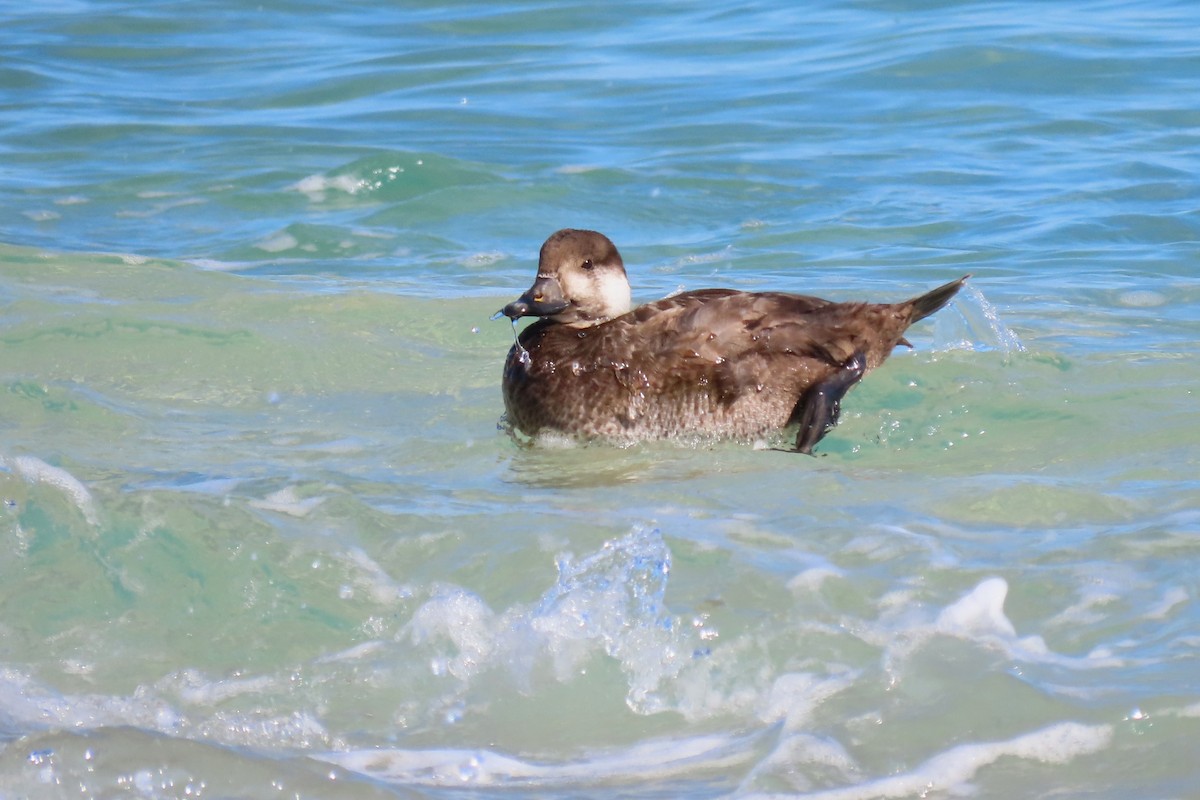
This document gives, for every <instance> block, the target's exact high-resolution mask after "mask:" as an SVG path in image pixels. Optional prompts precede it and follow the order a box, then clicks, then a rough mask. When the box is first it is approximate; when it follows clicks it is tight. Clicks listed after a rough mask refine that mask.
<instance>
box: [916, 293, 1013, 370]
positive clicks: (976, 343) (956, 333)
mask: <svg viewBox="0 0 1200 800" xmlns="http://www.w3.org/2000/svg"><path fill="white" fill-rule="evenodd" d="M955 312H957V313H955ZM933 339H934V341H933V351H934V352H945V351H948V350H974V351H976V352H986V351H999V352H1000V353H1002V354H1004V355H1005V356H1010V355H1012V354H1013V353H1023V352H1025V345H1023V344H1021V340H1020V338H1018V336H1017V334H1016V333H1014V332H1013V331H1012V329H1010V328H1009V327H1008V326H1007V325H1005V324H1004V323H1003V322H1001V320H1000V313H999V311H997V310H996V307H995V306H994V305H992V304H991V303H990V302H988V300H987V298H986V297H984V296H983V292H982V291H980V290H979V289H978V288H977V287H975V286H974V285H972V284H970V283H968V284H966V285H964V286H963V288H962V290H961V291H960V292H959V293H958V296H957V297H955V298H954V302H953V303H952V304H951V305H950V307H949V308H947V309H945V310H944V311H943V312H942V313H940V314H938V315H937V316H936V317H935V318H934V327H933Z"/></svg>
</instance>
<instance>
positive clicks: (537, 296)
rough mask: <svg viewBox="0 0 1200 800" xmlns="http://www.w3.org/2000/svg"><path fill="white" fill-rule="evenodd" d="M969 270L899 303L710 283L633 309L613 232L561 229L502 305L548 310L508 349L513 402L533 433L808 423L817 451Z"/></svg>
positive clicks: (520, 311)
mask: <svg viewBox="0 0 1200 800" xmlns="http://www.w3.org/2000/svg"><path fill="white" fill-rule="evenodd" d="M968 277H970V276H969V275H966V276H963V277H962V278H959V279H958V280H955V281H951V282H950V283H947V284H946V285H944V286H941V287H938V288H937V289H934V290H933V291H931V292H928V293H927V294H923V295H921V296H920V297H917V298H914V299H912V300H907V301H905V302H902V303H860V302H851V303H834V302H831V301H829V300H821V299H819V298H816V297H806V296H804V295H798V294H789V293H785V292H739V291H734V290H733V289H700V290H698V291H693V292H684V293H682V294H677V295H674V296H672V297H667V298H664V299H662V300H656V301H654V302H652V303H646V304H645V305H642V306H638V307H637V308H634V309H632V310H631V309H630V292H629V280H628V278H627V277H626V275H625V265H624V263H623V262H622V261H621V255H620V254H619V253H618V252H617V248H616V247H615V246H614V245H613V243H612V242H611V241H609V239H608V237H606V236H604V235H603V234H601V233H597V232H596V231H586V230H570V229H567V230H561V231H558V232H557V233H555V234H554V235H552V236H551V237H550V238H549V239H547V240H546V242H545V244H543V245H542V250H541V254H540V256H539V259H538V271H537V279H536V280H535V281H534V282H533V286H531V287H530V288H529V291H527V292H525V294H523V295H521V296H520V297H519V298H518V299H516V300H514V301H513V302H511V303H509V304H508V305H507V306H505V307H504V308H503V309H502V310H501V312H499V313H497V316H499V314H500V313H503V314H504V315H505V316H507V317H509V318H511V319H512V320H513V321H514V322H515V321H516V320H517V319H519V318H520V317H528V316H533V317H540V319H539V320H538V321H537V322H535V323H534V324H533V325H530V326H529V327H527V328H526V329H525V330H524V331H522V332H521V334H520V336H519V337H518V339H517V343H516V344H514V345H513V347H512V349H511V350H509V352H508V359H507V360H506V361H505V363H504V383H503V387H504V407H505V409H506V412H507V416H508V420H509V422H510V423H511V424H512V425H513V426H514V427H515V428H516V429H518V430H520V431H522V432H524V433H526V434H528V435H530V436H537V435H539V434H542V433H547V432H557V433H560V434H566V435H568V436H571V437H577V438H581V439H585V440H605V441H611V442H614V443H630V442H636V441H641V440H645V439H662V438H669V437H679V436H696V435H699V436H701V437H704V438H733V439H742V440H749V439H754V438H757V437H761V436H763V435H765V434H768V433H770V432H772V431H777V430H780V429H782V428H786V427H788V426H791V425H798V426H799V431H798V433H797V434H796V450H797V451H798V452H801V453H810V454H811V453H812V449H813V446H814V445H816V444H817V442H819V441H820V440H821V438H822V437H823V436H824V435H825V434H826V433H827V432H828V431H829V430H830V429H832V428H833V426H834V425H836V424H837V419H838V414H839V411H840V405H841V400H842V397H843V395H845V394H846V392H847V391H848V390H849V389H850V387H852V386H853V385H854V384H856V383H858V381H860V380H861V379H862V377H863V376H864V375H866V374H867V373H868V372H870V371H871V370H872V369H875V368H876V367H878V366H879V365H880V364H882V363H883V362H884V360H885V359H886V358H887V357H888V355H890V354H891V352H892V349H893V348H895V347H896V345H900V344H902V345H905V346H907V347H911V346H912V345H911V344H909V342H908V341H907V340H905V338H904V332H905V330H906V329H907V328H908V326H909V325H911V324H912V323H914V322H916V321H917V320H919V319H923V318H924V317H927V316H929V315H930V314H932V313H934V312H935V311H937V310H938V309H940V308H941V307H942V306H944V305H945V304H946V303H947V302H949V301H950V298H952V297H953V296H954V294H955V292H957V291H958V290H959V288H960V287H961V286H962V284H963V281H965V280H966V279H967V278H968Z"/></svg>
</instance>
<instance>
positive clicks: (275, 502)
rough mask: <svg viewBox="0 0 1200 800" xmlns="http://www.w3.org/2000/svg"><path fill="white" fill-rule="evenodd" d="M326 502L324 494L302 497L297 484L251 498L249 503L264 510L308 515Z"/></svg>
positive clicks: (293, 514)
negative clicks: (259, 497) (264, 495)
mask: <svg viewBox="0 0 1200 800" xmlns="http://www.w3.org/2000/svg"><path fill="white" fill-rule="evenodd" d="M324 502H325V497H324V495H314V496H313V497H306V498H304V499H301V498H300V495H299V494H298V493H297V491H296V487H295V486H285V487H284V488H282V489H280V490H279V491H277V492H272V493H271V494H269V495H267V496H266V497H264V498H263V499H261V500H251V501H250V502H249V504H250V505H251V506H252V507H254V508H260V509H262V510H264V511H275V512H278V513H280V514H287V515H288V516H290V517H306V516H308V515H309V513H311V512H312V510H313V509H314V508H316V507H317V506H319V505H321V503H324Z"/></svg>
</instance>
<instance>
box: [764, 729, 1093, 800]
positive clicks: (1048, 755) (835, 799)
mask: <svg viewBox="0 0 1200 800" xmlns="http://www.w3.org/2000/svg"><path fill="white" fill-rule="evenodd" d="M1112 735H1113V729H1112V726H1111V725H1083V724H1080V723H1077V722H1063V723H1059V724H1057V725H1051V726H1049V727H1047V728H1043V729H1041V730H1038V731H1034V732H1032V733H1026V734H1024V735H1021V736H1017V737H1016V738H1013V739H1009V740H1007V741H1000V742H981V743H977V744H963V745H959V746H957V747H952V748H950V749H949V750H947V751H945V752H943V753H939V754H938V755H936V756H934V757H933V758H931V759H929V760H928V761H926V762H925V763H924V764H921V765H920V766H919V767H917V768H916V769H914V770H912V771H911V772H904V773H900V774H899V775H890V776H888V777H886V778H879V779H878V780H874V781H868V782H866V783H861V784H858V785H856V786H847V787H844V788H839V789H831V790H827V791H823V792H813V793H811V794H805V795H804V797H805V798H806V799H807V800H875V798H888V797H926V796H928V795H929V794H930V793H932V792H939V793H947V794H967V793H969V792H970V786H969V782H970V781H971V780H972V779H973V778H974V777H975V775H976V773H978V772H979V771H980V770H981V769H983V768H984V767H987V766H989V765H991V764H994V763H995V762H997V761H999V760H1000V759H1001V758H1005V757H1008V758H1021V759H1025V760H1027V761H1035V762H1040V763H1043V764H1065V763H1067V762H1068V761H1070V760H1072V759H1074V758H1078V757H1079V756H1084V755H1089V754H1091V753H1097V752H1099V751H1101V750H1103V749H1105V748H1106V747H1108V746H1109V744H1110V743H1111V741H1112ZM750 797H753V798H755V800H766V798H785V797H792V796H791V795H783V794H757V795H750Z"/></svg>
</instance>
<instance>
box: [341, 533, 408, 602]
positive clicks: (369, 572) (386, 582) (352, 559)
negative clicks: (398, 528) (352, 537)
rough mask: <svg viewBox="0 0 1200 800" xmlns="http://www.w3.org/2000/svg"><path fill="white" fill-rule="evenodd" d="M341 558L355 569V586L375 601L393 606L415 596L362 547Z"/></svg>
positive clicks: (351, 549) (348, 552)
mask: <svg viewBox="0 0 1200 800" xmlns="http://www.w3.org/2000/svg"><path fill="white" fill-rule="evenodd" d="M340 559H341V560H342V561H344V562H346V563H347V564H349V565H350V566H351V567H352V568H353V569H354V570H355V575H354V584H355V586H358V587H360V588H362V589H363V590H365V591H366V592H367V595H368V596H369V597H370V598H371V600H372V601H373V602H375V603H379V604H381V605H387V606H391V605H395V604H396V603H399V602H401V601H402V600H407V599H410V598H411V597H412V596H413V591H412V589H411V588H410V587H408V586H407V585H405V584H401V583H397V582H396V580H395V579H393V578H392V576H391V575H388V574H387V570H385V569H384V568H383V567H381V566H379V563H378V562H376V561H375V560H374V559H373V558H371V557H370V556H369V555H367V553H366V551H365V550H363V549H362V548H359V547H352V548H350V550H348V551H347V552H346V553H345V554H344V555H342V556H340Z"/></svg>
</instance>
